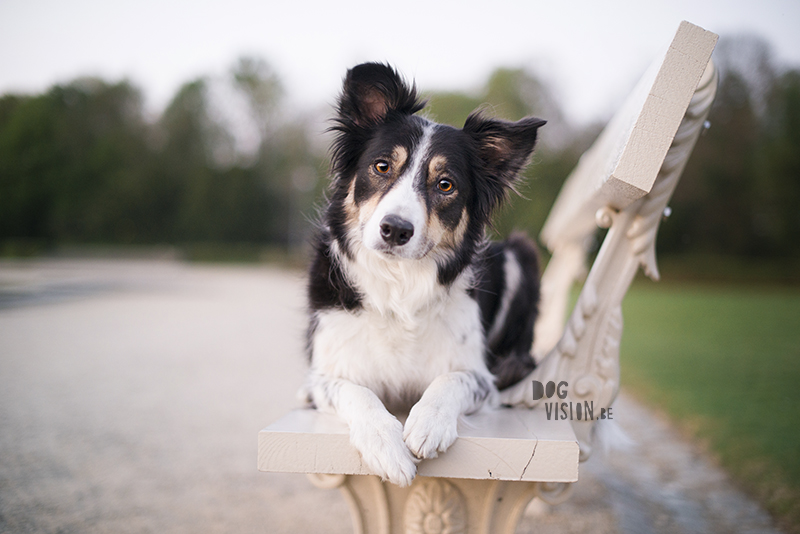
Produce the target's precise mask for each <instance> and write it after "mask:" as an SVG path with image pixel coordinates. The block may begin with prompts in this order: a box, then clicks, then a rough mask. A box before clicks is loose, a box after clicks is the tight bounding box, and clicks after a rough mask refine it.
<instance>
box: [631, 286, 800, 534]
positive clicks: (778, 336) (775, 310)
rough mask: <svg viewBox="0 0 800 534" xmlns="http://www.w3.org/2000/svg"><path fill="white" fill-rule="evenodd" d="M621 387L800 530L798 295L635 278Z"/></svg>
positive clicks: (784, 290)
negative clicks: (663, 415)
mask: <svg viewBox="0 0 800 534" xmlns="http://www.w3.org/2000/svg"><path fill="white" fill-rule="evenodd" d="M623 313H624V317H625V330H624V334H623V339H622V348H621V359H622V362H621V363H622V384H623V386H624V387H625V388H626V390H628V391H631V392H632V393H633V394H634V395H636V396H637V397H639V398H640V399H642V400H644V401H645V402H646V403H648V404H651V405H653V406H656V407H657V408H659V409H661V410H663V411H665V412H667V413H668V414H669V415H671V416H672V417H673V418H674V419H676V420H677V421H678V422H679V423H680V425H681V427H682V428H683V429H684V430H686V431H687V432H689V433H690V434H692V435H693V436H694V437H695V438H697V439H699V440H700V441H701V442H703V443H705V444H707V445H708V448H709V450H710V451H711V452H712V454H714V456H716V457H717V458H718V459H719V462H720V463H721V464H722V466H723V467H725V468H726V470H727V471H728V472H729V473H730V474H731V475H732V476H733V478H734V479H735V480H737V481H738V482H739V483H740V484H741V485H742V486H743V487H745V488H746V489H747V490H748V491H749V492H750V493H752V494H753V495H754V496H756V497H757V498H758V499H759V500H760V501H761V502H762V503H764V504H765V506H766V507H767V509H768V510H769V511H770V512H771V513H773V515H774V516H775V517H776V518H777V519H778V521H779V523H780V525H781V526H782V527H784V528H786V529H787V530H790V531H792V532H800V387H799V386H800V289H798V288H796V287H794V288H791V287H790V288H774V287H773V288H760V289H756V288H753V287H726V286H709V285H698V284H678V285H675V284H669V285H667V284H659V285H655V284H647V283H644V282H641V283H639V282H637V283H635V284H634V286H633V287H632V288H631V290H630V291H629V293H628V295H627V296H626V298H625V301H624V303H623Z"/></svg>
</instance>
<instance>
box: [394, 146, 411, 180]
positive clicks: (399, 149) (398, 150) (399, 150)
mask: <svg viewBox="0 0 800 534" xmlns="http://www.w3.org/2000/svg"><path fill="white" fill-rule="evenodd" d="M406 161H408V150H406V147H404V146H400V145H397V146H396V147H394V150H393V151H392V168H393V169H394V171H395V175H397V173H399V172H401V171H402V169H403V166H404V165H405V164H406Z"/></svg>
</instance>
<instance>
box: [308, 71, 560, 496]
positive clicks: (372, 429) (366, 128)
mask: <svg viewBox="0 0 800 534" xmlns="http://www.w3.org/2000/svg"><path fill="white" fill-rule="evenodd" d="M423 107H424V103H421V102H420V101H419V100H418V98H417V94H416V90H415V88H414V87H413V86H409V85H407V84H406V83H405V82H404V81H403V80H402V78H400V76H399V75H398V74H397V73H396V72H395V71H394V70H393V69H392V68H390V67H388V66H386V65H382V64H375V63H367V64H363V65H359V66H357V67H355V68H353V69H351V70H350V71H348V73H347V77H346V79H345V81H344V88H343V91H342V95H341V97H340V100H339V105H338V115H337V117H336V119H335V126H334V127H333V128H332V129H333V130H334V131H335V132H336V139H335V141H334V144H333V149H332V167H333V181H332V184H331V190H330V193H329V202H328V205H327V209H326V210H325V212H324V215H323V220H322V224H321V227H320V231H319V232H318V235H317V237H316V240H315V257H314V260H313V263H312V266H311V268H310V272H309V282H308V298H309V307H310V325H309V331H308V348H309V353H310V362H311V369H310V373H309V378H308V383H307V389H306V391H307V394H308V399H309V400H310V401H311V402H313V404H314V405H316V407H317V408H318V409H320V410H324V411H328V412H334V413H336V414H338V415H339V416H341V417H342V418H343V419H344V420H345V421H347V423H348V424H349V426H350V439H351V442H352V443H353V445H354V446H355V447H356V449H358V451H359V452H360V453H361V456H362V458H363V461H364V462H365V464H366V465H367V466H368V467H369V468H370V469H371V470H372V471H374V472H375V473H377V474H379V475H381V476H382V477H383V478H384V479H388V480H389V481H391V482H393V483H396V484H399V485H401V486H405V485H408V484H410V483H411V481H412V480H413V478H414V475H415V473H416V464H417V461H418V459H422V458H432V457H435V456H436V455H437V454H438V452H443V451H445V450H446V449H447V448H448V447H449V446H450V445H452V443H453V442H454V441H455V440H456V438H457V431H456V425H457V421H458V418H459V416H461V415H462V414H467V413H471V412H474V411H476V410H478V409H479V408H481V406H483V405H484V404H485V403H489V404H496V403H497V396H498V395H497V391H498V389H502V388H504V387H507V386H509V385H511V384H513V383H515V382H517V381H519V380H520V379H521V378H523V377H524V376H525V375H526V374H527V373H528V372H530V371H531V370H532V369H533V367H534V365H535V364H534V362H533V359H532V358H531V356H530V348H531V344H532V341H533V323H534V320H535V318H536V314H537V302H538V298H539V283H538V264H537V256H536V251H535V248H534V246H533V244H532V243H531V242H529V241H528V240H527V239H525V238H523V237H521V236H512V238H511V239H509V240H508V241H505V242H502V243H491V244H489V243H487V242H485V240H484V230H485V227H486V225H487V223H488V222H489V220H490V216H491V214H492V212H493V210H494V209H495V208H496V207H497V206H498V205H499V204H500V203H501V201H502V200H503V199H504V198H505V196H506V194H507V191H508V190H509V189H510V188H513V185H514V183H515V182H516V180H517V179H518V173H519V171H520V169H521V168H522V167H523V166H524V165H525V164H526V163H527V161H528V159H529V157H530V155H531V153H532V151H533V147H534V144H535V142H536V135H537V130H538V128H539V127H540V126H542V125H543V124H544V121H542V120H539V119H534V118H526V119H522V120H520V121H518V122H506V121H501V120H496V119H490V118H486V117H483V116H482V115H480V114H478V113H474V114H472V115H470V117H469V118H468V119H467V120H466V123H465V124H464V127H463V128H462V129H457V128H452V127H450V126H445V125H441V124H436V123H434V122H432V121H430V120H428V119H426V118H423V117H421V116H419V115H417V114H416V113H417V112H418V111H420V110H421V109H422V108H423ZM409 410H410V411H409ZM393 413H394V414H405V413H408V417H407V419H406V421H405V425H403V424H401V422H400V421H399V420H398V419H397V418H396V417H395V415H393Z"/></svg>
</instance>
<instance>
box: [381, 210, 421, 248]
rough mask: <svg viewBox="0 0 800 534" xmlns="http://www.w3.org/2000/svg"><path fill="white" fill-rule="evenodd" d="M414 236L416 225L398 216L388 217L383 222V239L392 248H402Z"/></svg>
mask: <svg viewBox="0 0 800 534" xmlns="http://www.w3.org/2000/svg"><path fill="white" fill-rule="evenodd" d="M413 235H414V225H413V224H411V223H410V222H408V221H407V220H405V219H403V218H401V217H398V216H397V215H387V216H386V217H384V218H383V220H381V237H382V238H383V240H384V241H385V242H386V243H387V244H389V245H392V246H398V247H401V246H403V245H405V244H406V243H408V242H409V241H410V240H411V237H412V236H413Z"/></svg>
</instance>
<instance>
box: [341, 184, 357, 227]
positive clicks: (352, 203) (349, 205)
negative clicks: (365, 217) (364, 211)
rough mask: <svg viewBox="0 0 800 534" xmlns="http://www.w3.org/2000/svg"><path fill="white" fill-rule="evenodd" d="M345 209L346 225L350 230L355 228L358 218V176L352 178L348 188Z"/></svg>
mask: <svg viewBox="0 0 800 534" xmlns="http://www.w3.org/2000/svg"><path fill="white" fill-rule="evenodd" d="M344 211H345V213H346V214H347V217H346V222H345V225H346V226H347V229H348V230H353V229H354V228H355V222H356V221H357V220H358V211H359V210H358V207H357V206H356V178H355V176H354V177H353V179H352V180H350V188H349V189H348V190H347V196H346V197H345V199H344Z"/></svg>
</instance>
